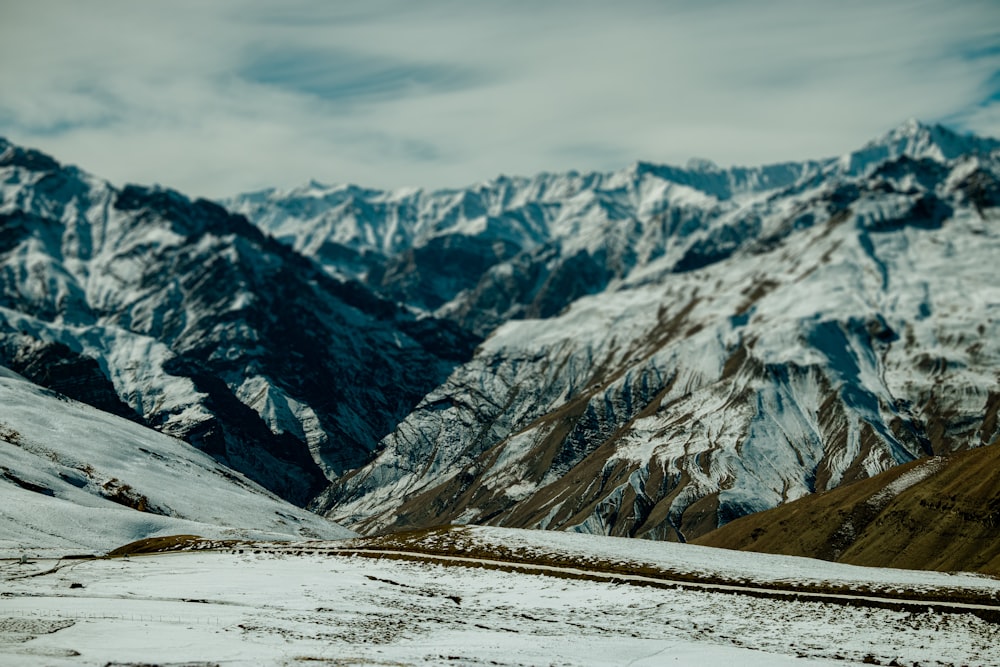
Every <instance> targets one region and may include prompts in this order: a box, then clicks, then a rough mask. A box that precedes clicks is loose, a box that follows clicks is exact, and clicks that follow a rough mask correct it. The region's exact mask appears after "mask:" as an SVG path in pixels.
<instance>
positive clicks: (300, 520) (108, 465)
mask: <svg viewBox="0 0 1000 667" xmlns="http://www.w3.org/2000/svg"><path fill="white" fill-rule="evenodd" d="M0 405H2V406H3V408H2V410H0V508H2V509H0V513H2V516H3V522H2V524H0V552H4V553H6V554H8V555H11V554H12V553H15V554H16V553H18V552H24V551H28V552H30V553H33V554H37V553H38V552H39V550H56V551H63V552H65V551H67V550H70V551H72V550H76V551H80V550H84V551H104V550H108V549H111V548H114V547H116V546H119V545H121V544H125V543H127V542H131V541H133V540H137V539H141V538H146V537H154V536H163V535H175V534H181V533H183V534H196V535H202V536H204V537H212V538H215V537H256V538H260V539H271V538H273V539H302V538H322V539H339V538H343V537H348V536H350V535H352V533H351V532H350V531H348V530H345V529H343V528H341V527H340V526H337V525H335V524H333V523H331V522H329V521H326V520H324V519H321V518H320V517H317V516H316V515H315V514H311V513H309V512H306V511H304V510H301V509H299V508H297V507H294V506H293V505H290V504H288V503H286V502H284V501H282V500H281V499H279V498H277V497H276V496H274V495H273V494H271V493H268V492H267V491H265V490H264V489H263V488H261V487H260V486H258V485H256V484H254V483H253V482H251V481H249V480H248V479H246V478H245V477H243V476H242V475H239V474H237V473H234V472H233V471H231V470H228V469H226V468H224V467H222V466H220V465H219V464H218V463H216V462H215V461H214V460H212V459H211V458H210V457H208V456H207V455H205V454H203V453H201V452H199V451H198V450H196V449H194V448H193V447H191V446H190V445H188V444H186V443H183V442H181V441H179V440H176V439H174V438H171V437H168V436H165V435H162V434H160V433H156V432H155V431H152V430H150V429H148V428H145V427H143V426H140V425H138V424H134V423H132V422H129V421H126V420H124V419H121V418H119V417H115V416H112V415H109V414H107V413H105V412H102V411H100V410H96V409H94V408H92V407H90V406H86V405H83V404H80V403H76V402H75V401H71V400H69V399H66V398H65V397H62V396H60V395H58V394H54V393H53V392H51V391H49V390H46V389H42V388H41V387H38V386H37V385H34V384H32V383H30V382H28V381H27V380H25V379H24V378H22V377H20V376H18V375H16V374H14V373H11V372H10V371H8V370H7V369H4V368H2V367H0Z"/></svg>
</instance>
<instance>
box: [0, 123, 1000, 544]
mask: <svg viewBox="0 0 1000 667" xmlns="http://www.w3.org/2000/svg"><path fill="white" fill-rule="evenodd" d="M0 193H2V200H0V201H2V204H0V364H3V365H6V366H8V367H10V368H11V369H13V370H15V371H17V372H18V373H20V374H22V375H24V376H26V377H28V378H29V379H31V380H33V381H35V382H37V383H39V384H42V385H44V386H47V387H49V388H51V389H54V390H56V391H58V392H60V393H62V394H65V395H68V396H71V397H73V398H76V399H78V400H81V401H84V402H87V403H90V404H91V405H93V406H95V407H98V408H100V409H102V410H107V411H110V412H114V413H116V414H118V415H121V416H126V417H128V418H130V419H132V420H134V421H137V422H139V423H140V424H143V425H146V426H149V427H152V428H155V429H157V430H160V431H163V432H164V433H167V434H171V435H175V436H178V437H181V438H183V439H185V440H187V441H188V442H189V443H191V444H192V445H194V446H195V447H197V448H199V449H202V450H203V451H204V452H205V453H207V454H209V455H210V456H212V457H214V458H215V459H216V460H218V461H219V462H221V463H223V464H225V465H228V466H231V467H233V468H234V469H236V470H238V471H240V472H241V473H243V474H245V475H246V476H247V477H249V478H250V479H252V480H254V481H255V482H257V483H259V484H261V485H263V486H264V487H266V488H268V489H270V490H271V491H273V492H275V493H277V494H279V495H280V496H282V497H284V498H285V499H287V500H289V501H291V502H293V503H296V504H298V505H300V506H308V507H309V508H310V509H313V510H314V511H316V512H319V513H321V514H323V515H325V516H328V517H330V518H332V519H333V520H335V521H337V522H339V523H342V524H344V525H347V526H349V527H351V528H354V529H355V530H359V531H361V532H379V531H386V530H396V529H400V528H408V527H426V526H430V525H436V524H441V523H447V522H456V523H484V524H495V525H505V526H511V527H531V528H543V529H559V530H573V531H579V532H589V533H601V534H611V535H623V536H633V537H647V538H653V539H664V540H677V541H688V540H692V539H697V538H699V537H701V536H703V535H706V534H709V533H711V532H712V531H714V530H715V529H716V528H718V526H720V525H725V524H727V523H730V522H732V521H733V520H734V519H737V518H738V517H741V516H744V515H747V514H751V513H756V512H760V511H762V510H767V509H770V508H774V507H777V506H779V505H785V504H789V507H790V506H791V504H793V501H795V500H797V499H800V498H804V497H808V496H812V495H813V494H817V493H822V492H825V491H828V490H832V489H836V488H838V487H843V486H845V485H848V484H850V483H852V482H856V481H859V480H867V479H869V478H872V479H875V478H876V476H877V475H878V474H879V473H882V472H883V471H886V470H889V469H891V468H894V467H896V466H899V465H902V464H906V463H909V462H912V461H915V460H917V459H923V458H926V457H933V456H948V455H951V454H952V453H954V452H961V451H965V450H970V449H975V448H979V447H983V446H987V445H992V444H994V443H995V442H996V440H997V437H998V435H1000V428H998V421H997V414H998V410H1000V375H998V369H1000V330H998V329H1000V325H998V318H997V314H998V311H1000V291H998V290H1000V281H998V280H997V278H996V269H995V267H994V266H993V262H994V261H995V258H996V257H998V256H1000V253H998V251H1000V229H998V221H1000V211H998V210H997V207H998V206H1000V142H998V141H996V140H993V139H988V138H981V137H975V136H970V135H959V134H957V133H954V132H952V131H950V130H948V129H947V128H944V127H941V126H928V125H923V124H920V123H917V122H913V121H911V122H907V123H905V124H903V125H901V126H900V127H898V128H895V129H894V130H892V131H890V132H888V133H887V134H886V135H884V136H882V137H880V138H877V139H875V140H873V141H871V142H869V143H868V144H866V145H865V146H863V147H861V148H860V149H858V150H856V151H853V152H850V153H847V154H845V155H844V156H842V157H839V158H828V159H821V160H811V161H806V162H800V163H786V164H779V165H771V166H765V167H758V168H728V169H722V168H719V167H717V166H715V165H713V164H711V163H709V162H706V161H696V162H694V163H692V164H690V165H689V166H688V167H686V168H679V167H671V166H665V165H656V164H649V163H636V164H634V165H631V166H630V167H628V168H626V169H623V170H620V171H616V172H611V173H577V172H570V173H564V174H541V175H538V176H536V177H533V178H521V177H506V176H502V177H498V178H496V179H493V180H491V181H488V182H486V183H482V184H480V185H476V186H473V187H469V188H464V189H455V190H445V191H434V192H428V191H424V190H419V189H405V190H396V191H380V190H372V189H365V188H361V187H356V186H324V185H321V184H319V183H315V182H313V183H309V184H307V185H306V186H304V187H302V188H297V189H293V190H290V191H279V190H273V189H272V190H264V191H259V192H254V193H248V194H244V195H239V196H236V197H233V198H231V199H228V200H225V201H222V202H218V203H212V202H207V201H204V200H197V201H192V200H190V199H189V198H187V197H185V196H183V195H181V194H179V193H176V192H173V191H170V190H165V189H162V188H158V187H141V186H126V187H124V188H116V187H114V186H112V185H110V184H109V183H107V182H104V181H101V180H100V179H98V178H96V177H94V176H91V175H89V174H87V173H86V172H83V171H81V170H80V169H78V168H76V167H71V166H65V165H61V164H59V163H58V162H56V161H55V160H54V159H53V158H51V157H48V156H46V155H44V154H42V153H39V152H37V151H34V150H31V149H26V148H22V147H18V146H15V145H13V144H10V143H9V142H6V141H2V140H0ZM761 516H764V515H761ZM734 525H736V524H735V523H734Z"/></svg>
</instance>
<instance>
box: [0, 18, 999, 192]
mask: <svg viewBox="0 0 1000 667" xmlns="http://www.w3.org/2000/svg"><path fill="white" fill-rule="evenodd" d="M0 1H2V0H0ZM0 13H2V16H3V21H2V22H0V86H2V90H4V95H3V96H2V97H0V134H2V135H6V136H8V137H9V138H10V139H12V140H15V141H18V142H21V143H25V144H29V145H32V146H37V147H39V148H42V149H43V150H46V151H49V152H51V153H53V154H54V155H55V156H56V157H57V158H58V159H61V160H63V161H69V162H74V163H77V164H79V165H80V166H82V167H84V168H85V169H88V170H90V171H93V172H95V173H97V174H99V175H101V176H105V177H108V178H110V179H112V180H113V181H115V182H119V183H120V182H125V181H133V182H159V183H163V184H165V185H170V186H173V187H177V188H179V189H181V190H183V191H185V192H188V193H190V194H194V195H203V196H224V195H227V194H232V193H235V192H237V191H242V190H247V189H250V188H254V187H262V186H265V185H279V186H291V185H295V184H297V183H300V182H302V181H305V180H307V179H309V178H316V179H319V180H322V181H326V182H342V181H351V182H357V183H361V184H365V185H373V186H384V187H393V186H401V185H424V186H431V187H438V186H448V185H450V186H460V185H465V184H468V183H471V182H475V181H478V180H483V179H486V178H489V177H492V176H494V175H496V174H498V173H501V172H503V173H521V174H530V173H534V172H537V171H541V170H548V171H553V170H561V169H569V168H576V169H581V170H582V169H590V168H596V169H609V168H616V167H620V166H624V165H625V164H627V163H629V162H631V161H633V160H636V159H647V160H654V161H664V162H675V163H683V162H684V161H686V160H687V158H688V157H690V156H692V155H701V156H705V157H710V158H712V159H713V160H715V161H716V162H718V163H720V164H729V163H743V164H756V163H763V162H769V161H777V160H783V159H802V158H808V157H820V156H825V155H831V154H837V153H841V152H844V151H846V150H849V149H851V148H854V147H857V146H859V145H860V144H862V143H863V142H864V141H866V140H868V139H870V138H872V137H873V136H875V135H877V134H880V133H882V132H883V131H885V130H887V129H888V128H890V127H891V126H893V125H895V124H897V123H899V122H900V121H902V120H903V119H905V118H908V117H911V116H915V117H918V118H921V119H924V120H930V121H933V120H938V119H946V120H949V121H951V122H953V123H958V124H960V125H961V126H963V127H966V128H968V129H974V130H977V131H981V132H986V133H993V134H996V132H997V129H998V120H997V116H998V111H997V103H996V101H995V96H996V93H997V91H996V90H990V86H991V85H992V86H996V85H997V77H996V73H997V72H998V71H1000V32H998V28H997V26H1000V20H998V19H1000V6H998V5H997V4H996V3H995V2H990V1H985V2H946V1H941V2H923V3H915V2H911V1H906V2H903V1H901V0H900V1H885V2H879V3H868V2H864V3H863V2H853V1H845V2H836V3H830V2H822V3H821V2H813V1H811V0H773V1H771V2H757V3H746V2H737V1H728V2H687V1H678V2H653V1H636V2H622V3H614V4H612V3H598V2H589V1H585V0H574V1H564V2H549V3H533V2H503V3H500V2H496V3H492V2H491V3H485V2H483V3H479V2H477V3H469V2H457V1H447V0H438V1H436V2H421V3H412V2H401V1H395V2H394V1H386V2H372V1H368V2H360V1H357V2H336V3H328V2H322V1H320V0H316V1H315V2H311V1H305V0H303V1H299V2H287V3H280V4H279V3H268V2H264V1H263V0H245V1H235V0H234V1H229V2H212V3H202V2H183V3H178V2H143V3H135V2H109V1H100V2H88V3H80V2H55V1H46V0H42V1H40V2H33V3H14V2H3V4H0ZM991 98H993V100H994V101H992V102H990V101H989V100H990V99H991Z"/></svg>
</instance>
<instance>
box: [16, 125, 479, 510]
mask: <svg viewBox="0 0 1000 667" xmlns="http://www.w3.org/2000/svg"><path fill="white" fill-rule="evenodd" d="M470 350H471V339H470V338H469V337H468V336H466V335H464V334H463V333H462V332H461V331H459V330H458V329H457V327H455V326H454V325H452V324H450V323H447V322H437V321H435V320H433V319H426V318H425V319H422V320H417V319H416V318H415V317H414V316H412V315H411V314H409V313H408V312H406V311H405V310H403V309H400V308H398V307H397V306H396V305H394V304H393V303H391V302H388V301H386V300H384V299H382V298H380V297H377V296H375V295H374V294H372V293H371V292H370V291H369V290H368V289H366V288H365V287H363V286H361V285H359V284H358V283H355V282H348V281H341V280H336V279H333V278H330V277H329V276H327V275H326V274H325V273H324V272H322V271H321V270H319V269H318V268H317V267H316V266H315V265H314V264H313V263H312V262H310V261H309V260H308V259H306V258H304V257H303V256H301V255H299V254H297V253H296V252H294V251H293V250H291V249H289V248H287V247H286V246H285V245H282V244H280V243H277V242H276V241H274V240H273V239H272V238H270V237H268V236H267V235H265V234H262V233H261V232H260V230H259V229H258V228H257V227H255V226H253V225H251V224H250V223H248V222H247V221H246V220H245V219H244V218H242V217H239V216H234V215H232V214H230V213H228V212H226V211H225V210H224V209H223V208H221V207H219V206H218V205H216V204H212V203H210V202H207V201H194V202H192V201H190V200H188V199H187V198H186V197H184V196H182V195H180V194H179V193H176V192H172V191H169V190H163V189H160V188H156V187H153V188H146V187H139V186H127V187H125V188H123V189H120V190H119V189H116V188H114V187H112V186H110V185H109V184H108V183H106V182H104V181H101V180H99V179H97V178H94V177H92V176H90V175H88V174H86V173H85V172H83V171H81V170H79V169H77V168H75V167H70V166H63V165H60V164H59V163H57V162H56V161H55V160H53V159H52V158H50V157H48V156H46V155H44V154H41V153H39V152H37V151H33V150H27V149H23V148H20V147H17V146H14V145H11V144H10V143H8V142H5V141H2V140H0V363H3V364H6V365H7V366H9V367H11V368H12V369H14V370H15V371H17V372H20V373H22V374H25V375H27V376H29V377H30V378H31V379H32V380H35V381H37V382H40V383H42V384H44V385H46V386H48V387H50V388H52V389H55V390H57V391H60V392H61V393H64V394H66V395H69V396H71V397H74V398H78V399H80V400H82V401H86V402H89V403H91V404H92V405H95V406H97V407H100V408H102V409H106V410H110V411H112V412H114V413H116V414H119V415H130V416H131V417H132V418H134V419H137V420H140V421H142V422H143V423H145V424H148V425H150V426H153V427H155V428H157V429H158V430H161V431H163V432H164V433H168V434H171V435H175V436H178V437H182V438H184V439H186V440H187V441H189V442H191V443H193V444H195V445H196V446H198V447H199V448H201V449H202V450H204V451H205V452H207V453H209V454H210V455H212V456H213V457H215V458H217V459H218V460H219V461H221V462H223V463H225V464H227V465H230V466H231V467H233V468H235V469H237V470H240V471H242V472H244V473H245V474H247V475H248V476H249V477H251V478H252V479H254V480H255V481H257V482H259V483H260V484H262V485H264V486H265V487H267V488H269V489H270V490H272V491H275V492H276V493H278V494H280V495H281V496H282V497H284V498H286V499H288V500H291V501H293V502H295V503H298V504H305V503H306V502H308V501H309V500H310V499H311V498H312V497H313V496H314V495H315V493H316V492H318V491H319V490H320V489H322V488H323V487H324V485H325V484H326V482H327V476H329V477H335V476H336V475H338V474H339V473H341V472H343V471H344V470H346V469H348V468H351V467H355V466H358V465H361V464H363V463H365V462H367V461H368V460H369V458H370V452H371V450H372V449H373V448H374V446H375V444H376V443H377V442H378V441H379V439H380V438H382V437H383V436H384V435H386V434H387V433H389V432H390V431H391V430H392V428H393V427H394V426H395V425H396V423H398V421H399V420H400V419H402V418H403V417H404V416H405V415H406V414H407V413H408V412H409V410H410V409H411V408H412V407H413V406H414V405H415V404H416V402H417V401H418V400H419V399H420V398H421V397H422V396H423V395H424V394H426V393H427V391H429V390H430V389H432V388H433V387H434V386H435V385H437V384H439V383H440V382H441V381H442V380H443V379H444V378H445V377H446V376H447V374H448V372H449V371H450V370H451V368H452V367H453V366H454V365H455V364H456V363H458V361H464V360H465V359H466V358H467V357H468V355H469V353H470Z"/></svg>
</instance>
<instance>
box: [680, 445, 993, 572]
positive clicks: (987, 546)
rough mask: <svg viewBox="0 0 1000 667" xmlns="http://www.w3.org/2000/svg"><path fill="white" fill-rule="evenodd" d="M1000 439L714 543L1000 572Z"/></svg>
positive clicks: (797, 505) (723, 534)
mask: <svg viewBox="0 0 1000 667" xmlns="http://www.w3.org/2000/svg"><path fill="white" fill-rule="evenodd" d="M998 527H1000V446H998V445H997V444H994V445H992V446H989V447H983V448H980V449H974V450H972V451H967V452H959V453H956V454H951V455H949V456H946V457H934V458H930V459H923V460H920V461H914V462H912V463H909V464H907V465H904V466H900V467H898V468H893V469H892V470H887V471H886V472H884V473H882V474H881V475H877V476H875V477H872V478H871V479H866V480H862V481H859V482H856V483H854V484H849V485H847V486H843V487H841V488H838V489H834V490H832V491H829V492H827V493H823V494H818V495H813V496H807V497H805V498H802V499H800V500H797V501H795V502H792V503H789V504H787V505H783V506H781V507H777V508H775V509H772V510H768V511H767V512H761V513H759V514H753V515H751V516H747V517H743V518H741V519H737V520H736V521H733V522H732V523H729V524H727V525H725V526H723V527H722V528H720V529H719V530H716V531H713V532H711V533H709V534H708V535H705V536H703V537H701V538H699V539H698V540H697V543H698V544H704V545H707V546H716V547H725V548H729V549H741V550H745V551H760V552H766V553H781V554H787V555H793V556H794V555H807V556H811V557H819V558H824V559H826V560H833V561H838V562H842V563H851V564H854V565H870V564H878V566H880V567H886V566H890V567H902V568H911V569H932V570H945V571H949V570H965V571H973V572H983V573H986V574H993V575H1000V530H998Z"/></svg>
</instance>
